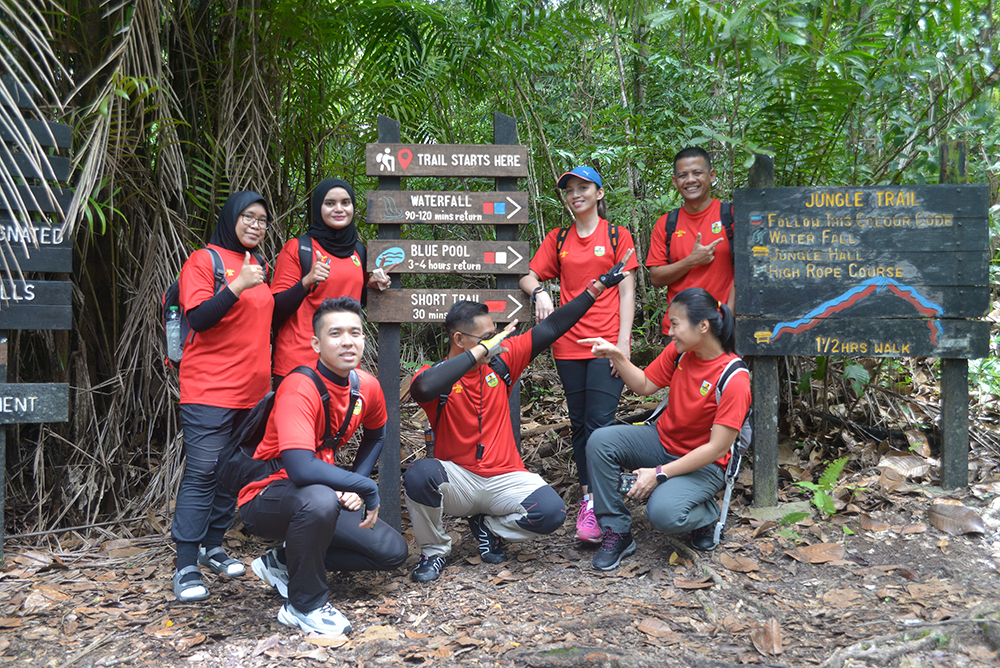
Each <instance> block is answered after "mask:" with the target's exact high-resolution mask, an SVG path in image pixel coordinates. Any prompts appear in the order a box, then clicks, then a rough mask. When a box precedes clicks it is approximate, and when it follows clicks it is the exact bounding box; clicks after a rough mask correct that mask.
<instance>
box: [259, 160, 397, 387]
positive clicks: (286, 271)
mask: <svg viewBox="0 0 1000 668" xmlns="http://www.w3.org/2000/svg"><path fill="white" fill-rule="evenodd" d="M300 247H301V248H300ZM303 256H308V257H310V258H311V263H310V265H309V270H308V271H303V263H302V262H303V260H302V258H303ZM365 260H366V252H365V245H364V243H362V242H361V241H360V239H359V238H358V228H357V227H356V226H355V224H354V189H353V188H351V186H350V184H348V183H347V182H346V181H342V180H340V179H326V180H324V181H322V182H321V183H320V184H319V185H318V186H316V188H315V189H314V190H313V194H312V222H311V223H310V224H309V230H308V231H307V232H306V233H305V234H304V235H303V236H301V237H299V238H296V239H289V241H288V242H287V243H286V244H285V246H284V248H282V249H281V252H280V253H279V254H278V260H277V261H276V262H275V268H274V281H273V282H272V284H271V292H272V293H273V294H274V302H275V304H274V328H275V329H276V331H277V336H276V337H275V341H274V376H275V383H277V382H278V381H279V380H280V379H281V378H284V377H285V376H287V375H288V374H289V373H290V372H291V371H292V369H294V368H295V367H297V366H301V365H303V364H304V365H310V366H311V365H314V364H315V363H316V353H315V352H314V351H313V349H312V346H311V344H310V341H311V340H312V335H313V330H312V317H313V314H314V313H315V312H316V309H317V308H318V307H319V305H320V304H322V303H323V300H324V299H326V298H327V297H333V298H336V297H344V296H347V297H353V298H354V299H357V300H358V301H360V302H362V303H364V300H363V296H364V290H365V286H366V285H367V287H369V288H374V289H377V290H385V289H386V288H388V287H389V283H390V279H389V277H388V276H386V274H385V271H384V270H383V269H382V268H378V269H376V270H375V271H374V272H372V275H371V276H370V277H369V276H368V274H367V273H366V271H365ZM390 268H391V267H390Z"/></svg>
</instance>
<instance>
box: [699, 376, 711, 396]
mask: <svg viewBox="0 0 1000 668" xmlns="http://www.w3.org/2000/svg"><path fill="white" fill-rule="evenodd" d="M711 389H712V384H711V383H710V382H708V381H707V380H703V381H701V389H700V390H699V392H701V396H705V395H706V394H708V391H709V390H711Z"/></svg>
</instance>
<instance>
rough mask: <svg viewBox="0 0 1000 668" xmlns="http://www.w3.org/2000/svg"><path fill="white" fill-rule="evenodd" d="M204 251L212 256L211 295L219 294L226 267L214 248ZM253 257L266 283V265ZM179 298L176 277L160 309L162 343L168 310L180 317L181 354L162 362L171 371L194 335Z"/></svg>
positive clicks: (223, 283)
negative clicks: (213, 287) (212, 283)
mask: <svg viewBox="0 0 1000 668" xmlns="http://www.w3.org/2000/svg"><path fill="white" fill-rule="evenodd" d="M205 250H207V251H208V253H209V255H211V256H212V274H213V275H214V276H215V289H214V290H213V294H219V293H220V292H222V289H223V288H225V287H226V286H227V285H228V282H227V281H226V265H225V264H223V262H222V256H221V255H219V251H217V250H215V249H214V248H206V249H205ZM253 256H254V257H255V258H257V263H258V264H259V265H260V266H262V267H264V280H265V281H267V280H268V266H267V263H266V262H264V258H263V257H261V256H260V255H258V254H257V253H254V254H253ZM180 297H181V277H180V276H178V277H177V278H175V279H174V282H173V283H171V284H170V285H168V286H167V289H166V290H165V291H164V292H163V299H162V301H161V307H162V308H161V311H160V320H161V321H162V322H163V337H164V342H166V341H165V340H166V336H167V314H168V313H170V309H171V308H172V307H174V306H176V307H177V312H178V313H180V316H181V354H180V355H179V356H178V357H177V359H173V358H172V357H168V358H167V359H165V360H163V363H164V364H166V365H167V366H168V367H170V368H171V369H177V368H179V367H180V365H181V357H183V355H184V345H185V344H187V343H190V342H191V340H192V339H193V338H194V334H195V333H194V332H193V331H191V326H190V325H189V324H188V319H187V312H186V311H185V310H184V307H183V306H181V301H180ZM168 349H169V348H168Z"/></svg>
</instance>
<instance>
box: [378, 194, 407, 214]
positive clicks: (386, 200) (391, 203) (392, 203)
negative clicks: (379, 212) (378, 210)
mask: <svg viewBox="0 0 1000 668" xmlns="http://www.w3.org/2000/svg"><path fill="white" fill-rule="evenodd" d="M379 199H380V200H381V201H382V204H383V205H384V206H385V218H386V219H387V220H392V219H394V218H402V217H403V212H402V211H400V210H399V207H397V206H396V200H394V199H393V198H392V197H389V196H388V195H382V196H381V197H379Z"/></svg>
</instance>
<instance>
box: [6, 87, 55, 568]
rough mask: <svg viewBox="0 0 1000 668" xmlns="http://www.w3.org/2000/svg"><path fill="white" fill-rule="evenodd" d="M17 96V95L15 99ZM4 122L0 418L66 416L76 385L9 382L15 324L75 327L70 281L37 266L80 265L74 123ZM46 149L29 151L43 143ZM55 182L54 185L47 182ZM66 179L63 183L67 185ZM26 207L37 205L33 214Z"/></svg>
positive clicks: (11, 93)
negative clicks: (74, 231) (67, 221)
mask: <svg viewBox="0 0 1000 668" xmlns="http://www.w3.org/2000/svg"><path fill="white" fill-rule="evenodd" d="M0 86H3V87H4V88H5V89H6V91H7V95H0V104H4V105H6V104H9V103H10V102H9V100H12V101H13V103H14V104H16V105H17V106H18V107H20V108H21V109H32V108H33V107H32V105H31V96H30V94H29V93H28V91H26V90H24V89H23V88H21V87H19V86H17V85H16V84H14V82H13V81H12V80H11V79H10V78H8V77H3V78H2V79H0ZM8 98H9V100H8ZM12 125H13V126H14V127H13V129H11V128H8V127H0V141H3V143H4V144H5V146H4V147H3V150H2V151H0V155H2V157H0V160H2V161H3V164H4V166H5V167H6V168H7V170H8V172H9V173H10V174H11V175H12V176H14V177H15V179H16V180H17V181H18V182H17V183H14V184H10V183H4V184H0V425H7V424H26V423H42V422H66V421H67V420H68V419H69V385H67V384H65V383H39V384H23V383H7V382H6V380H7V331H6V330H10V329H70V328H72V326H73V309H72V304H73V300H72V286H71V283H70V282H69V281H49V280H36V278H35V276H34V274H33V272H51V273H69V272H71V271H72V269H73V246H72V239H70V238H69V235H67V234H65V227H64V226H63V224H62V223H63V221H64V217H65V212H66V210H67V209H68V208H69V205H70V202H71V200H72V196H73V193H72V191H71V190H69V189H68V188H67V187H66V186H65V183H66V182H67V181H68V180H69V173H70V163H69V159H68V158H67V157H65V156H58V155H53V152H56V151H62V152H65V151H66V150H68V149H69V147H70V139H71V136H72V135H71V131H70V128H69V127H68V126H66V125H62V124H59V123H45V122H43V121H35V120H29V121H27V122H26V123H24V124H12ZM36 143H37V145H39V146H41V147H42V148H43V149H44V150H45V151H46V153H45V156H44V157H40V156H36V157H34V159H32V158H31V157H29V156H30V155H31V153H32V152H33V149H34V148H35V144H36ZM43 182H44V183H45V184H48V186H49V187H48V188H46V187H45V186H44V185H43ZM60 184H62V185H60ZM22 211H27V212H29V215H30V216H31V217H30V218H27V219H26V218H25V217H24V214H23V213H22ZM6 447H7V430H6V429H5V428H3V427H2V426H0V464H2V463H3V462H6ZM5 487H6V470H5V468H3V469H0V557H2V556H3V535H4V503H5Z"/></svg>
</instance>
